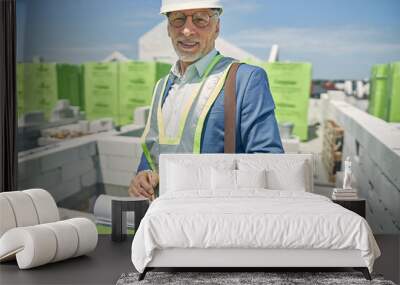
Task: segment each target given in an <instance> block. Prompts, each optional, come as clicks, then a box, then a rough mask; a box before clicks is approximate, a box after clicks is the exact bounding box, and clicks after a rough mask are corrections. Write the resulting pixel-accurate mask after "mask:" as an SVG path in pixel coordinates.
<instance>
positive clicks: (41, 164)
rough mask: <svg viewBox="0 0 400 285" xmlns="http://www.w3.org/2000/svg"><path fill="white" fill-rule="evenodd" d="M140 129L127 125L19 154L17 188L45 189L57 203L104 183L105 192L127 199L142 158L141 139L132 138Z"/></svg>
mask: <svg viewBox="0 0 400 285" xmlns="http://www.w3.org/2000/svg"><path fill="white" fill-rule="evenodd" d="M143 128H144V126H143V125H140V126H138V125H129V126H125V127H124V129H123V131H121V132H117V131H109V132H104V133H99V134H94V135H88V136H85V137H80V138H76V139H73V140H68V141H65V142H61V143H57V144H55V145H51V146H46V147H42V148H39V149H35V150H33V151H26V152H21V153H19V164H18V188H19V189H20V190H23V189H29V188H43V189H46V190H48V191H49V192H50V193H51V194H52V196H53V197H54V199H55V200H56V202H62V201H66V199H68V200H69V201H71V197H73V196H74V195H79V194H82V192H83V191H93V187H96V186H97V185H98V184H106V185H104V187H103V189H104V190H105V191H106V193H107V190H108V189H112V191H111V192H112V194H113V195H120V196H126V195H127V187H128V186H129V183H130V181H131V179H132V178H133V176H134V175H135V173H136V169H137V167H138V165H139V162H140V157H141V155H142V150H141V144H140V138H139V137H131V135H137V136H139V135H141V133H142V132H143ZM117 188H118V190H119V191H116V190H115V189H117ZM116 192H118V193H116ZM82 197H85V195H82Z"/></svg>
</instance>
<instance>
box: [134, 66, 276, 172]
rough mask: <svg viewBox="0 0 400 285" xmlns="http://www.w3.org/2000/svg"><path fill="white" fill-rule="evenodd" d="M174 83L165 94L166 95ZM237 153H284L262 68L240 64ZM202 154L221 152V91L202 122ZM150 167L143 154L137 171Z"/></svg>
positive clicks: (238, 76)
mask: <svg viewBox="0 0 400 285" xmlns="http://www.w3.org/2000/svg"><path fill="white" fill-rule="evenodd" d="M172 84H173V82H172V80H170V81H169V82H168V84H167V88H166V91H165V93H164V95H163V96H164V97H163V102H165V98H166V97H167V96H168V93H169V90H170V88H171V86H172ZM236 96H237V103H236V153H283V152H284V151H283V147H282V142H281V139H280V135H279V129H278V124H277V121H276V118H275V112H274V109H275V104H274V101H273V99H272V96H271V92H270V89H269V83H268V77H267V74H266V72H265V70H264V69H262V68H260V67H256V66H252V65H249V64H241V65H240V67H239V69H238V71H237V75H236ZM200 152H201V153H223V152H224V90H221V92H220V94H219V95H218V97H217V98H216V100H215V102H214V104H213V105H212V107H211V109H210V111H209V113H208V114H207V117H206V119H205V122H204V128H203V133H202V136H201V146H200ZM146 169H150V166H149V164H148V162H147V159H146V157H145V156H144V155H142V158H141V161H140V164H139V167H138V170H137V172H139V171H142V170H146Z"/></svg>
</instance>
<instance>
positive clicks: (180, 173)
mask: <svg viewBox="0 0 400 285" xmlns="http://www.w3.org/2000/svg"><path fill="white" fill-rule="evenodd" d="M210 172H211V168H210V167H202V166H197V165H182V164H177V163H173V162H171V163H169V164H168V178H167V189H168V191H185V190H193V189H210V188H211V178H210Z"/></svg>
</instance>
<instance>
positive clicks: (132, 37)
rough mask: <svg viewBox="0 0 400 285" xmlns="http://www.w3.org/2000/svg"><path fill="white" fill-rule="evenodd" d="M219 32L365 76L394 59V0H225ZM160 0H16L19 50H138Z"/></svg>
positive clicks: (75, 56)
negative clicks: (379, 65)
mask: <svg viewBox="0 0 400 285" xmlns="http://www.w3.org/2000/svg"><path fill="white" fill-rule="evenodd" d="M223 3H224V5H225V8H224V13H223V15H222V16H221V36H222V37H224V38H225V39H226V40H228V41H230V42H232V43H233V44H235V45H237V46H239V47H241V48H243V49H245V50H247V51H248V52H251V53H253V54H254V55H256V56H258V57H260V58H263V59H266V58H267V57H268V54H269V50H270V47H271V45H272V44H274V43H276V44H279V45H280V48H281V50H280V59H281V60H284V61H285V60H290V61H309V62H311V63H312V64H313V77H314V78H329V79H347V78H348V79H352V78H365V77H368V76H369V73H370V68H371V66H372V65H373V64H377V63H386V62H391V61H395V60H397V61H398V60H400V17H399V16H398V15H399V14H400V1H399V0H379V1H378V0H246V1H245V0H225V1H223ZM159 5H160V0H142V1H139V0H114V1H112V0H17V34H18V35H17V57H18V60H19V61H22V60H27V61H29V60H31V59H32V57H33V56H34V55H40V56H42V57H43V58H44V59H45V60H46V61H55V62H71V63H80V62H85V61H92V60H101V59H104V58H105V57H106V56H107V55H109V54H110V53H111V52H112V51H114V50H119V51H121V52H122V53H124V54H125V55H127V56H128V57H130V58H133V59H135V58H137V40H138V38H139V37H140V36H141V35H142V34H143V33H145V32H146V31H147V30H149V29H151V28H152V27H153V26H155V25H156V24H158V23H159V22H160V21H162V20H163V17H162V16H160V15H159V13H158V11H159Z"/></svg>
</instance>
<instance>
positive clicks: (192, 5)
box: [160, 1, 222, 15]
mask: <svg viewBox="0 0 400 285" xmlns="http://www.w3.org/2000/svg"><path fill="white" fill-rule="evenodd" d="M203 2H204V3H198V2H184V3H179V4H174V5H171V4H170V5H168V6H166V7H161V9H160V14H163V15H166V14H167V13H169V12H174V11H182V10H191V9H220V10H221V14H222V5H215V4H210V3H207V2H208V1H203Z"/></svg>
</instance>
